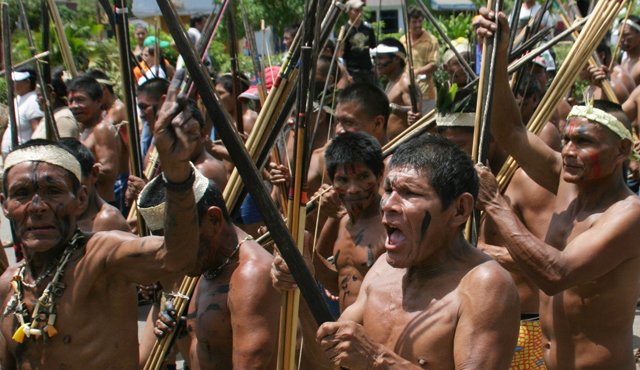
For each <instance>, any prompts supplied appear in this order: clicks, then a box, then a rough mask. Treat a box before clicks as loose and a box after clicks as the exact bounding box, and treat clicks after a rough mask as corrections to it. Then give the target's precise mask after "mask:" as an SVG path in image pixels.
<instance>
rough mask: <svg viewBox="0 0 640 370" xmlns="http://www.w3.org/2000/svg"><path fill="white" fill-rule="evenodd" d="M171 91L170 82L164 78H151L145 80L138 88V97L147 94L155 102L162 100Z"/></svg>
mask: <svg viewBox="0 0 640 370" xmlns="http://www.w3.org/2000/svg"><path fill="white" fill-rule="evenodd" d="M167 90H169V80H166V79H164V78H159V77H155V78H151V79H148V80H145V81H144V82H143V83H142V85H140V86H138V92H137V93H138V95H140V94H147V95H149V96H150V97H151V98H152V99H154V100H160V99H161V98H162V95H165V94H166V93H167Z"/></svg>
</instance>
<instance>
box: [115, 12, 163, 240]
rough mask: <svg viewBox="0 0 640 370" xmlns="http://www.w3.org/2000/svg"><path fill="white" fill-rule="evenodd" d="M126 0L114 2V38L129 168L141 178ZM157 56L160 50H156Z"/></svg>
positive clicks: (141, 224) (142, 230) (140, 221)
mask: <svg viewBox="0 0 640 370" xmlns="http://www.w3.org/2000/svg"><path fill="white" fill-rule="evenodd" d="M127 11H128V10H127V3H126V0H115V14H114V15H115V24H116V36H117V40H118V46H119V47H118V51H119V53H120V71H121V78H122V91H123V97H124V105H125V108H126V112H127V120H128V121H129V122H128V125H127V132H128V134H129V135H128V136H129V141H128V144H129V168H130V171H131V173H132V174H133V175H134V176H136V177H140V178H142V176H143V172H142V170H143V169H142V163H143V162H142V156H141V153H140V145H139V142H140V139H139V138H138V135H139V133H138V117H137V114H136V111H135V106H136V105H135V98H134V96H135V95H134V91H133V88H132V87H133V84H134V79H133V77H132V76H131V75H132V72H133V71H132V70H131V63H130V62H131V59H130V58H129V55H130V51H131V47H130V46H129V21H128V19H127ZM156 53H157V54H159V53H160V50H156ZM138 225H139V226H138V233H140V235H141V236H142V235H144V234H145V227H144V220H143V219H142V217H140V215H139V214H138Z"/></svg>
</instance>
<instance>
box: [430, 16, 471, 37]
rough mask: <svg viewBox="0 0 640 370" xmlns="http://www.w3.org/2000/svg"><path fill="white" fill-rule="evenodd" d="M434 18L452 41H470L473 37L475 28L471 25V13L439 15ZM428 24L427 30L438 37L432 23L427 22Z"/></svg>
mask: <svg viewBox="0 0 640 370" xmlns="http://www.w3.org/2000/svg"><path fill="white" fill-rule="evenodd" d="M434 16H435V17H436V19H437V20H438V23H439V24H440V26H442V29H443V30H444V32H445V33H446V34H447V36H449V38H450V39H451V40H454V39H457V38H458V37H464V38H466V39H470V38H471V36H473V28H472V25H471V18H472V15H471V14H470V13H457V14H454V13H451V14H438V15H434ZM426 24H427V27H426V29H427V30H428V31H429V32H430V33H431V34H433V35H438V32H437V31H436V29H435V27H434V26H433V25H432V24H431V23H430V22H426Z"/></svg>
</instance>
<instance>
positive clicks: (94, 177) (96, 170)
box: [89, 162, 100, 183]
mask: <svg viewBox="0 0 640 370" xmlns="http://www.w3.org/2000/svg"><path fill="white" fill-rule="evenodd" d="M98 175H100V163H98V162H96V163H94V164H93V166H91V172H90V173H89V176H90V177H91V178H92V180H93V182H94V183H95V182H96V181H97V180H98Z"/></svg>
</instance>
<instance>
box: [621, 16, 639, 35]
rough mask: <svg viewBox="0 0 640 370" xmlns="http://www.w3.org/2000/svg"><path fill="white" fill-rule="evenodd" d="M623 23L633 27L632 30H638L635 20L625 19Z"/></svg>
mask: <svg viewBox="0 0 640 370" xmlns="http://www.w3.org/2000/svg"><path fill="white" fill-rule="evenodd" d="M624 24H626V25H627V26H629V27H631V28H633V29H634V30H636V31H637V32H640V26H639V25H637V24H636V22H634V21H632V20H631V19H627V20H626V21H625V22H624Z"/></svg>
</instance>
